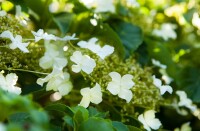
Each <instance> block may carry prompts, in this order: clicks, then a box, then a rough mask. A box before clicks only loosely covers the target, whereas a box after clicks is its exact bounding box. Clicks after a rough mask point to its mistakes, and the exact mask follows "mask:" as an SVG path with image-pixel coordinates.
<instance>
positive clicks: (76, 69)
mask: <svg viewBox="0 0 200 131" xmlns="http://www.w3.org/2000/svg"><path fill="white" fill-rule="evenodd" d="M72 71H73V72H75V73H78V72H80V71H81V67H80V65H72Z"/></svg>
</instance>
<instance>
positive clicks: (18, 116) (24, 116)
mask: <svg viewBox="0 0 200 131" xmlns="http://www.w3.org/2000/svg"><path fill="white" fill-rule="evenodd" d="M29 117H30V115H29V114H28V113H25V112H19V113H15V114H12V115H10V116H9V118H8V121H9V122H14V123H23V122H25V121H27V120H28V119H29Z"/></svg>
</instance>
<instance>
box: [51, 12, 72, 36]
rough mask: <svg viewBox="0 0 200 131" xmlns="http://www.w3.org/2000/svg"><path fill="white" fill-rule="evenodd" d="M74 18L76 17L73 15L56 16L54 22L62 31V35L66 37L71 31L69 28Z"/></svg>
mask: <svg viewBox="0 0 200 131" xmlns="http://www.w3.org/2000/svg"><path fill="white" fill-rule="evenodd" d="M74 18H75V15H74V14H72V13H60V14H56V15H55V16H54V17H53V20H54V22H55V23H56V24H57V26H58V27H59V29H60V30H61V32H62V34H63V35H64V34H66V33H67V32H68V31H69V28H70V26H71V23H72V21H73V19H74Z"/></svg>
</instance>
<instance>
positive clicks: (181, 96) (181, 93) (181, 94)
mask: <svg viewBox="0 0 200 131" xmlns="http://www.w3.org/2000/svg"><path fill="white" fill-rule="evenodd" d="M176 94H177V95H178V96H179V99H180V101H179V102H178V105H179V106H185V107H187V108H188V109H190V110H191V111H192V112H194V111H195V110H196V109H197V107H196V105H194V104H192V100H190V99H189V98H187V94H186V93H185V91H179V90H178V91H176Z"/></svg>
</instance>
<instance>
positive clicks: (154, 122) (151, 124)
mask: <svg viewBox="0 0 200 131" xmlns="http://www.w3.org/2000/svg"><path fill="white" fill-rule="evenodd" d="M138 120H139V121H140V122H141V123H142V124H143V126H144V128H145V129H146V130H147V131H151V129H154V130H157V129H159V127H160V126H161V125H162V124H161V122H160V120H159V119H157V118H155V111H154V110H148V111H146V112H144V114H141V115H139V116H138Z"/></svg>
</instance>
